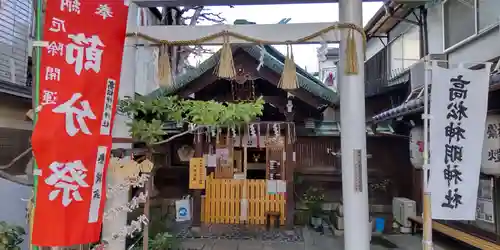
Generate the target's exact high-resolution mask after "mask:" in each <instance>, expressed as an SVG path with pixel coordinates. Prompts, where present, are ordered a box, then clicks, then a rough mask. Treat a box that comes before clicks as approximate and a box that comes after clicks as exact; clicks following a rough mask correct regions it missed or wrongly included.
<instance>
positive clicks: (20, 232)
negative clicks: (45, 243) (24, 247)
mask: <svg viewBox="0 0 500 250" xmlns="http://www.w3.org/2000/svg"><path fill="white" fill-rule="evenodd" d="M24 235H26V232H25V231H24V229H23V228H22V227H20V226H15V225H10V224H8V223H6V222H5V221H0V250H21V247H19V244H21V243H22V242H23V241H24V239H23V236H24Z"/></svg>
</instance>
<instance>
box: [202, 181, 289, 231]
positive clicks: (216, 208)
mask: <svg viewBox="0 0 500 250" xmlns="http://www.w3.org/2000/svg"><path fill="white" fill-rule="evenodd" d="M245 182H246V184H245ZM245 187H246V193H245V194H244V192H243V190H244V188H245ZM244 195H246V198H247V199H248V210H247V223H248V224H254V225H263V224H265V222H266V218H265V213H266V212H268V211H272V212H280V213H281V221H280V224H281V225H283V224H284V223H285V195H284V194H268V193H267V187H266V180H232V179H212V178H211V177H207V181H206V192H205V197H204V199H203V200H202V208H203V209H202V214H201V220H202V222H205V223H221V224H239V223H243V221H242V220H241V200H242V199H243V198H244Z"/></svg>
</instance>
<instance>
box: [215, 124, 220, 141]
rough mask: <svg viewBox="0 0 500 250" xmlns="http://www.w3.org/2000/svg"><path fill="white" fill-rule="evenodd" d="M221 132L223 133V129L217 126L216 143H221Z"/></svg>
mask: <svg viewBox="0 0 500 250" xmlns="http://www.w3.org/2000/svg"><path fill="white" fill-rule="evenodd" d="M220 134H221V131H220V129H219V127H216V128H215V143H216V144H220Z"/></svg>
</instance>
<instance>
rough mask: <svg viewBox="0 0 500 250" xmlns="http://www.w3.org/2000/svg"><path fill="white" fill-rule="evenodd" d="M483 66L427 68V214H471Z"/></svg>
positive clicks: (481, 128) (482, 117) (482, 112)
mask: <svg viewBox="0 0 500 250" xmlns="http://www.w3.org/2000/svg"><path fill="white" fill-rule="evenodd" d="M488 86H489V67H485V70H469V69H464V68H455V69H444V68H441V67H438V66H436V65H434V66H433V69H432V95H431V96H430V115H431V117H432V119H431V121H430V153H431V157H430V161H431V162H430V164H431V168H430V169H431V174H430V190H431V194H432V201H431V204H432V218H433V219H443V220H474V219H475V218H476V203H477V188H478V185H479V172H480V166H481V151H482V147H481V146H478V145H483V139H484V132H485V121H486V112H487V108H488Z"/></svg>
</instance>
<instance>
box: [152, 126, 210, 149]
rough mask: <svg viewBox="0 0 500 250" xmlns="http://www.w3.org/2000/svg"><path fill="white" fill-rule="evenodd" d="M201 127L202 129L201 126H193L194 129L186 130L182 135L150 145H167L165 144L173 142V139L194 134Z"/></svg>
mask: <svg viewBox="0 0 500 250" xmlns="http://www.w3.org/2000/svg"><path fill="white" fill-rule="evenodd" d="M202 127H203V126H195V127H193V128H190V129H188V130H186V131H184V132H182V133H179V134H176V135H173V136H171V137H170V138H168V139H166V140H163V141H159V142H155V143H153V144H152V145H159V144H163V143H167V142H169V141H172V140H174V139H175V138H179V137H181V136H184V135H187V134H189V133H192V132H194V131H195V130H197V129H199V128H202Z"/></svg>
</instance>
